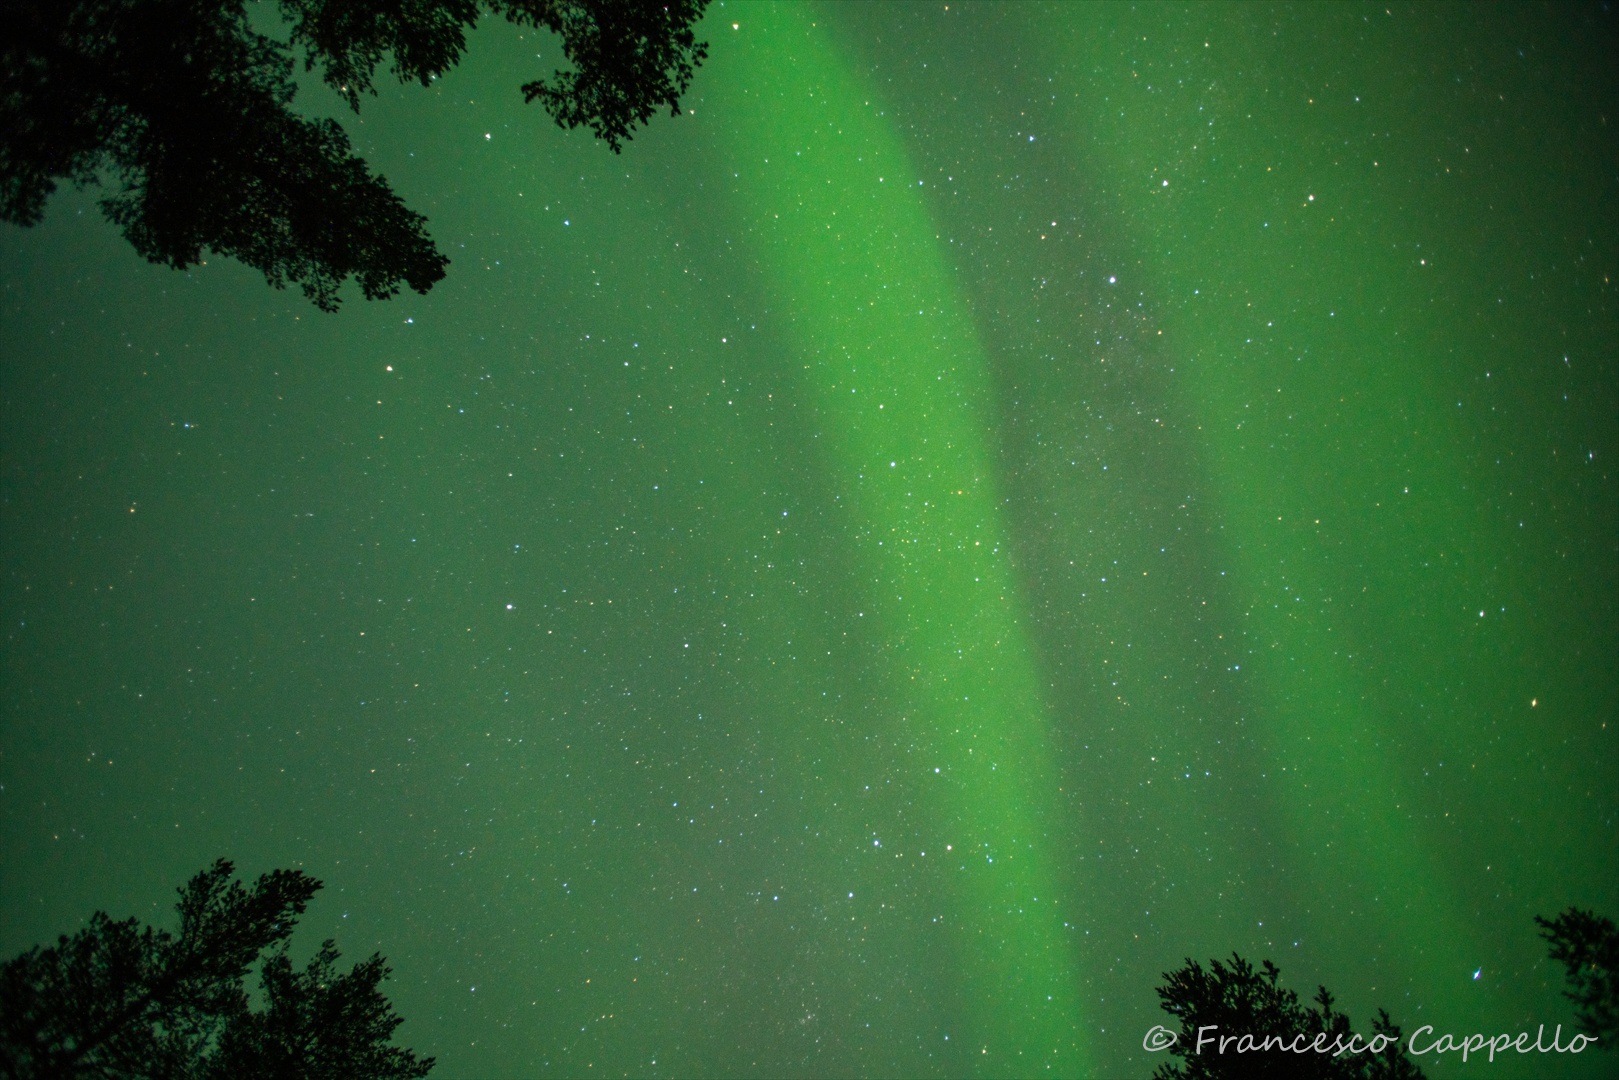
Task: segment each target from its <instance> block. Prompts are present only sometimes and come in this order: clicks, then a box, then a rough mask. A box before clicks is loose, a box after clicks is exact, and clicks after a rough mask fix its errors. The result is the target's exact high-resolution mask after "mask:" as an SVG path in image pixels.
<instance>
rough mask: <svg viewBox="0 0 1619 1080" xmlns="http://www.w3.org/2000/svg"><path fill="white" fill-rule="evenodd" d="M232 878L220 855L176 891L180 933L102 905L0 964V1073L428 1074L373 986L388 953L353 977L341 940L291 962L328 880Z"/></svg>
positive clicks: (268, 1079)
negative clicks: (302, 925)
mask: <svg viewBox="0 0 1619 1080" xmlns="http://www.w3.org/2000/svg"><path fill="white" fill-rule="evenodd" d="M232 873H233V868H232V866H231V864H230V863H229V862H227V861H226V860H224V859H221V860H219V861H218V862H216V863H214V865H213V866H212V867H211V868H210V869H208V870H205V871H203V872H202V873H200V874H198V875H197V876H196V877H194V878H192V879H191V881H190V883H189V884H187V885H186V886H185V887H184V888H182V889H180V890H179V893H180V902H179V904H178V905H177V907H178V910H179V912H180V936H179V937H175V936H173V935H171V934H169V933H168V932H166V931H163V930H157V929H154V928H152V927H149V926H148V927H141V926H140V925H138V923H137V922H136V920H135V919H126V920H124V921H122V922H114V921H113V920H112V919H110V918H108V917H107V915H106V913H105V912H99V911H98V912H96V914H95V915H94V916H93V917H92V918H91V920H90V925H89V927H88V928H87V929H85V930H81V931H79V932H78V933H77V934H75V935H73V936H72V937H71V938H69V937H67V936H66V935H63V936H62V937H61V938H59V939H58V941H57V943H56V945H54V946H52V947H50V948H47V949H41V948H39V947H37V946H36V947H35V948H32V949H30V950H28V951H27V952H25V953H23V954H22V955H21V956H18V957H17V958H16V959H14V960H10V961H8V962H7V963H5V964H4V965H3V966H0V1075H5V1076H8V1077H16V1078H19V1080H22V1078H34V1077H40V1078H43V1077H53V1078H54V1077H119V1078H124V1077H128V1078H136V1077H151V1078H167V1077H188V1078H191V1077H195V1078H199V1080H213V1078H218V1080H260V1078H262V1080H273V1078H291V1077H311V1078H314V1077H320V1078H326V1077H330V1078H332V1080H373V1078H374V1080H408V1078H415V1077H422V1076H426V1075H427V1072H428V1070H429V1069H431V1068H432V1067H433V1059H432V1058H418V1057H417V1056H416V1055H415V1054H413V1053H412V1052H411V1051H409V1050H406V1049H403V1048H401V1047H396V1046H391V1045H389V1039H390V1038H391V1037H392V1035H393V1031H394V1029H395V1028H396V1027H398V1026H399V1024H400V1023H401V1020H400V1018H399V1017H398V1016H396V1015H395V1014H394V1011H393V1006H392V1005H391V1004H389V1002H388V999H387V998H385V997H383V996H382V994H381V992H380V991H379V990H378V989H377V987H378V985H379V984H380V983H381V981H382V980H383V979H384V978H386V977H387V975H388V968H387V966H386V965H385V964H384V962H383V959H382V957H381V956H372V957H371V958H370V959H369V960H366V961H364V962H363V963H360V964H357V965H355V967H354V968H353V969H352V970H350V971H349V972H348V973H347V974H339V973H337V971H336V970H335V964H336V962H337V959H338V952H337V949H336V947H335V945H334V944H333V942H331V941H327V942H326V943H325V944H324V945H322V946H321V948H320V951H319V952H318V953H317V954H316V956H315V958H314V960H312V961H311V962H310V964H309V966H308V967H307V968H305V969H304V970H303V971H295V970H293V967H292V962H291V961H290V960H288V959H287V946H286V941H287V938H288V937H289V936H291V934H292V931H293V928H294V926H295V925H296V924H297V917H298V916H299V915H301V914H303V911H304V908H305V906H306V905H307V904H308V902H309V898H310V897H311V896H313V895H314V894H315V892H316V891H317V890H318V889H320V887H321V883H320V882H319V881H316V880H315V879H314V878H311V877H307V876H305V875H304V874H303V873H301V872H300V871H297V870H277V871H275V872H274V873H271V874H265V875H264V876H262V877H260V878H259V879H258V881H257V883H256V884H255V885H254V886H253V889H252V891H251V892H249V891H248V890H247V889H244V888H243V887H242V886H241V884H239V883H237V882H235V881H232V880H231V878H232ZM267 950H268V952H267ZM266 953H267V954H266ZM261 956H262V964H261V973H260V975H261V977H260V986H261V989H262V991H263V995H264V1000H265V1003H266V1007H265V1008H264V1009H263V1010H262V1011H255V1010H253V1009H251V1008H250V1007H249V1002H248V997H247V994H246V992H245V991H244V990H243V988H242V982H243V979H244V977H245V976H246V974H247V972H248V969H249V967H250V966H251V965H253V964H254V963H255V962H260V961H261Z"/></svg>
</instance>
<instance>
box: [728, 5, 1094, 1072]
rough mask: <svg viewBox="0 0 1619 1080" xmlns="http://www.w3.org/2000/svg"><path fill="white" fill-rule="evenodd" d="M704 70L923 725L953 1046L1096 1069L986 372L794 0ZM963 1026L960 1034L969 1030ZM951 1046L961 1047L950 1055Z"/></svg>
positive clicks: (912, 211) (916, 720)
mask: <svg viewBox="0 0 1619 1080" xmlns="http://www.w3.org/2000/svg"><path fill="white" fill-rule="evenodd" d="M742 19H743V24H742V26H741V28H740V29H739V30H736V31H732V30H731V28H730V27H729V26H723V27H720V28H719V30H718V32H722V33H727V34H733V33H734V34H738V35H741V37H740V38H738V39H734V40H735V41H736V44H737V46H738V47H735V48H730V49H726V50H723V51H722V53H721V55H720V56H719V57H717V59H716V62H715V63H714V64H713V65H712V66H711V68H710V69H709V70H708V71H707V72H706V73H705V74H706V75H707V77H708V79H709V84H708V86H709V89H708V97H707V102H706V107H708V108H710V109H713V110H716V111H718V112H720V114H721V115H720V117H719V127H720V128H721V130H722V134H721V136H720V138H721V139H722V140H724V141H725V142H724V145H725V149H726V151H727V152H728V155H729V158H730V161H731V163H732V164H731V168H730V169H729V170H728V171H730V172H731V173H733V174H734V175H733V179H734V182H735V185H736V190H737V193H738V195H739V197H740V198H739V202H740V205H741V207H742V209H743V217H744V220H745V222H746V224H745V228H746V230H747V235H748V241H749V243H750V244H751V245H752V246H753V248H754V249H755V250H756V251H757V252H758V253H759V256H760V258H761V261H762V263H763V266H764V269H765V271H766V275H767V281H766V286H767V288H768V290H769V291H770V292H771V294H772V295H773V296H774V297H776V298H778V302H779V304H780V306H781V309H782V310H778V312H777V314H778V315H781V314H783V312H784V313H785V318H786V320H787V321H788V322H789V323H790V324H791V326H792V331H791V334H790V336H791V338H792V340H793V345H794V350H795V355H794V356H793V361H794V362H795V364H796V366H798V367H799V368H801V376H800V379H801V385H802V387H803V392H804V394H805V395H806V397H807V399H808V400H809V401H810V402H812V403H813V405H814V407H815V410H816V416H817V419H818V422H819V424H820V428H821V430H820V432H819V435H820V438H821V441H822V442H823V443H824V444H825V450H824V453H825V457H826V460H825V468H826V469H827V470H828V471H829V473H830V474H831V477H832V483H831V486H832V489H833V490H834V491H835V492H837V498H838V500H839V502H840V503H841V504H843V505H845V506H847V507H848V509H849V513H850V518H851V525H850V533H851V535H850V540H849V544H850V548H851V559H852V562H853V564H854V565H855V566H856V567H857V568H858V570H857V573H858V574H859V577H860V579H861V580H862V583H863V586H862V587H863V589H864V592H865V596H866V598H867V599H866V601H865V604H866V606H865V608H864V610H863V611H861V612H852V613H850V614H851V615H852V616H853V617H855V618H857V619H862V620H868V619H875V620H878V631H879V632H878V634H877V635H876V636H877V637H879V638H880V639H881V640H882V641H884V642H887V643H889V647H891V648H892V649H893V650H894V656H893V658H892V661H891V663H890V665H889V667H890V670H891V671H892V672H894V678H895V680H896V682H898V683H899V685H898V686H897V687H896V689H897V691H898V693H899V695H901V696H900V698H899V699H900V700H903V701H906V702H908V705H909V708H910V710H911V711H912V713H913V716H912V717H910V718H909V720H910V725H909V726H910V730H912V731H913V732H915V733H917V734H916V741H917V743H918V746H917V752H916V753H914V754H912V755H911V760H912V761H914V762H915V763H916V768H915V773H916V775H914V776H912V777H908V778H906V780H907V783H908V787H909V790H911V791H913V792H915V793H916V795H917V798H918V801H919V802H921V803H922V805H923V806H924V807H925V808H926V810H927V812H928V814H929V816H930V819H931V839H929V840H928V841H927V842H926V846H927V850H928V853H927V856H926V858H928V859H930V860H931V859H936V858H939V857H943V858H945V859H946V860H947V875H948V876H947V879H946V880H948V881H949V882H951V885H950V889H951V893H952V897H951V898H952V903H953V910H952V912H951V914H950V916H949V921H951V922H952V923H953V927H952V928H951V929H952V930H953V933H952V935H951V937H950V941H949V947H950V948H951V949H952V950H953V951H954V953H955V958H956V969H957V971H958V972H959V978H958V981H957V985H956V986H954V987H952V988H949V991H951V992H953V993H954V994H955V995H957V998H958V1000H959V1001H960V1002H961V1003H962V1004H961V1008H962V1010H963V1012H964V1014H965V1015H962V1016H961V1017H960V1021H961V1022H962V1023H963V1024H965V1025H966V1028H967V1030H966V1032H964V1033H958V1035H957V1037H956V1046H952V1047H949V1048H948V1049H949V1050H950V1051H952V1052H963V1053H962V1058H961V1059H960V1060H962V1061H965V1062H968V1063H970V1066H969V1067H973V1068H975V1069H977V1070H978V1071H981V1072H984V1073H991V1074H1004V1073H1012V1074H1027V1073H1028V1072H1030V1070H1031V1069H1034V1068H1040V1069H1053V1070H1060V1071H1061V1072H1063V1073H1065V1074H1075V1075H1085V1074H1088V1073H1089V1072H1090V1071H1091V1070H1090V1069H1089V1068H1088V1066H1089V1063H1090V1060H1091V1059H1090V1057H1089V1048H1088V1046H1087V1040H1086V1038H1085V1036H1084V1034H1083V1033H1082V1030H1081V1019H1082V1018H1081V1017H1080V1013H1079V1008H1078V1001H1077V994H1076V986H1075V978H1074V973H1073V970H1072V951H1073V950H1072V948H1071V946H1070V944H1069V943H1068V941H1067V940H1065V938H1066V935H1068V934H1071V933H1072V930H1069V929H1066V928H1065V924H1067V923H1072V922H1075V921H1077V920H1076V919H1075V916H1074V911H1073V910H1072V909H1071V908H1070V907H1068V906H1067V905H1066V904H1065V903H1064V902H1063V900H1062V899H1061V898H1060V897H1059V896H1058V894H1057V887H1056V884H1055V882H1056V880H1057V875H1056V874H1054V873H1053V865H1054V863H1055V862H1056V861H1057V860H1059V859H1060V858H1061V854H1062V852H1061V850H1060V849H1061V848H1062V847H1063V845H1062V842H1061V840H1060V838H1059V837H1057V836H1055V835H1053V834H1052V831H1051V830H1050V828H1049V827H1048V825H1049V818H1050V807H1049V802H1050V800H1051V796H1052V794H1053V793H1054V781H1053V779H1052V778H1053V776H1054V770H1053V767H1052V763H1051V761H1050V755H1049V752H1048V749H1047V746H1046V739H1045V732H1044V724H1045V717H1046V709H1045V703H1044V702H1043V700H1042V697H1041V694H1040V692H1039V690H1038V680H1037V678H1036V673H1035V670H1034V665H1033V660H1032V654H1031V652H1030V649H1029V646H1028V644H1027V641H1026V639H1025V634H1024V630H1023V628H1022V626H1021V625H1020V623H1019V618H1018V612H1019V610H1020V603H1019V599H1018V597H1017V589H1016V587H1015V583H1014V575H1013V573H1012V567H1011V566H1010V564H1009V556H1008V550H1007V546H1006V542H1005V538H1006V535H1007V530H1006V527H1005V524H1004V522H1003V519H1002V513H1001V509H1000V498H999V496H998V494H997V485H996V482H995V474H994V469H993V465H992V460H991V444H990V437H989V433H990V430H991V422H992V421H991V410H990V403H991V400H990V394H991V390H990V383H989V379H988V377H987V373H986V370H985V361H984V357H983V353H982V351H981V349H980V347H979V345H978V343H977V341H976V340H975V335H974V332H973V327H972V325H971V323H970V321H969V319H968V317H967V316H966V315H965V313H964V308H965V305H964V304H963V302H962V299H961V297H960V295H959V292H958V290H957V288H956V286H955V283H954V282H953V281H952V280H951V276H950V274H949V272H948V271H947V270H946V268H945V265H944V262H943V260H942V259H941V257H940V253H939V251H938V248H937V243H936V241H937V235H936V231H935V229H934V227H933V225H932V222H931V221H930V220H929V216H928V213H927V210H926V207H925V205H924V201H923V195H924V193H923V189H922V188H921V186H919V184H918V180H917V177H916V175H915V172H914V171H913V169H912V168H911V166H910V164H909V162H908V161H907V159H906V156H905V154H904V152H903V150H902V148H901V146H900V142H899V140H898V138H897V137H896V135H895V134H894V132H893V130H892V125H891V124H890V123H889V122H888V121H886V120H885V119H884V118H883V115H882V112H881V107H880V105H879V104H877V103H876V102H875V100H874V99H872V98H870V97H869V95H867V94H865V93H864V92H863V91H862V89H861V88H860V87H859V86H858V84H857V82H856V80H855V79H854V78H853V77H852V76H851V75H850V74H849V73H848V72H847V70H846V68H845V66H844V65H843V63H842V62H841V61H840V59H839V57H838V56H837V55H836V53H835V52H834V50H833V49H832V47H831V46H830V44H829V43H828V41H827V40H826V37H825V35H824V34H823V33H822V32H821V31H820V30H819V29H818V28H817V27H816V26H815V25H814V24H813V23H812V21H811V19H810V16H809V13H808V12H807V11H806V10H805V9H801V8H796V7H769V8H766V7H757V8H753V7H750V8H746V9H743V14H742ZM962 1035H965V1036H966V1039H967V1041H968V1045H966V1046H961V1041H962ZM957 1047H960V1050H959V1051H958V1050H957Z"/></svg>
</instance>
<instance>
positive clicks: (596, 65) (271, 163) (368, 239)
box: [0, 0, 708, 311]
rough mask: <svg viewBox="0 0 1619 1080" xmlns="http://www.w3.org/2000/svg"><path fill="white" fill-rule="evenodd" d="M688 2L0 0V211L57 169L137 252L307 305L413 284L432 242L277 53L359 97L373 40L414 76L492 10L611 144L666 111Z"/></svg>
mask: <svg viewBox="0 0 1619 1080" xmlns="http://www.w3.org/2000/svg"><path fill="white" fill-rule="evenodd" d="M707 2H708V0H664V2H662V3H653V2H648V0H277V3H278V7H279V10H280V12H281V14H282V16H283V18H284V20H285V21H286V22H288V23H290V24H291V31H290V35H289V40H287V41H279V40H276V39H275V38H272V37H270V36H267V35H265V34H261V33H259V32H257V31H255V30H254V29H253V28H252V27H251V26H250V24H249V19H248V17H247V11H246V4H245V0H0V219H3V220H6V221H10V222H13V223H15V224H18V225H35V224H37V223H38V222H39V221H40V220H41V219H42V218H43V216H44V212H45V203H46V201H47V200H48V199H49V197H50V195H51V193H52V192H54V191H55V190H56V187H57V185H58V184H59V183H61V182H63V181H66V182H70V183H72V184H74V185H76V186H78V187H85V186H88V185H92V184H99V183H101V182H102V181H103V180H104V179H108V180H111V181H112V185H111V186H112V188H113V190H112V192H111V193H110V194H108V195H107V196H106V197H105V198H103V199H102V200H101V207H102V210H103V212H104V213H105V214H106V216H107V217H108V219H110V220H111V221H113V222H114V223H115V224H117V225H118V226H119V227H120V228H122V229H123V233H124V236H125V238H127V239H128V240H129V242H130V243H131V244H133V245H134V247H135V250H136V251H137V252H139V253H140V254H141V255H142V256H144V257H145V258H146V259H148V260H149V261H151V262H155V263H161V264H164V265H166V266H171V267H174V268H175V269H184V268H186V267H188V266H192V265H194V264H196V263H198V262H200V261H201V260H202V257H203V253H204V252H205V251H212V252H214V253H217V254H219V255H223V256H228V257H230V258H235V259H239V260H241V261H242V262H244V263H246V264H247V265H249V266H252V267H254V268H256V269H258V270H259V271H261V272H262V273H263V274H264V276H265V278H266V280H268V281H269V282H270V284H271V285H274V286H276V287H277V288H284V287H285V286H286V285H287V283H288V282H294V283H296V284H298V285H299V286H300V287H301V288H302V289H303V291H304V293H305V295H307V296H308V297H309V299H310V300H311V301H313V302H314V303H315V304H316V305H317V306H318V307H320V308H321V309H322V310H325V311H334V310H336V309H337V306H338V304H339V291H340V289H341V287H342V285H343V283H344V282H345V281H347V280H348V279H349V278H351V277H352V278H354V279H355V280H357V281H358V282H359V284H360V289H361V291H362V292H363V293H364V295H365V296H366V298H367V299H370V300H376V299H381V298H385V297H389V296H392V295H394V294H395V293H397V292H398V291H399V288H400V284H401V283H404V284H406V285H409V286H410V287H411V288H412V289H414V290H416V291H417V292H421V293H425V292H427V291H428V290H429V289H431V288H432V287H433V285H434V284H435V283H436V282H438V281H439V280H441V279H442V278H443V277H444V269H445V267H446V266H447V265H448V263H449V260H448V259H446V258H445V257H444V256H443V255H442V254H440V253H439V251H438V249H437V248H436V247H435V246H434V244H433V241H432V240H431V239H430V238H429V237H428V235H427V232H426V228H425V226H426V219H424V218H423V217H422V216H421V215H420V214H417V213H415V212H414V211H412V210H410V209H409V208H407V207H406V206H405V205H404V203H403V202H402V201H401V200H400V199H399V197H398V196H397V195H395V194H394V193H393V190H392V189H391V188H390V187H389V186H388V183H387V181H386V180H384V179H383V178H382V177H381V176H378V175H376V174H374V173H373V172H372V171H371V169H370V167H369V166H368V165H367V164H366V163H365V162H364V161H363V160H361V159H360V158H359V157H358V156H356V155H355V154H354V153H353V150H352V148H351V146H350V143H349V140H348V136H347V135H346V134H345V133H344V132H343V129H342V127H341V126H340V125H338V124H337V123H336V121H333V120H312V119H309V118H307V117H303V116H300V115H298V114H297V113H295V112H294V111H293V110H292V107H291V105H292V100H293V97H294V96H295V94H296V92H297V87H296V84H295V83H294V81H293V74H294V63H295V57H301V58H302V61H303V65H304V69H305V70H306V71H313V70H315V69H316V68H319V69H320V71H321V76H322V78H323V79H324V80H325V82H326V83H327V85H329V86H330V87H331V88H332V89H333V90H335V91H336V92H337V93H338V94H339V95H341V96H342V97H343V98H344V99H345V100H346V101H347V102H348V103H349V105H350V107H351V108H353V109H354V110H355V111H358V110H359V107H360V96H361V94H362V93H374V92H375V91H374V88H373V85H372V76H373V74H374V72H375V70H376V67H377V65H378V64H379V63H381V62H382V60H383V58H384V56H391V57H392V70H393V73H394V74H395V75H396V76H397V77H398V78H399V79H400V80H401V81H405V82H409V81H415V82H419V83H421V84H422V85H423V86H426V85H428V84H429V83H430V82H431V81H432V80H433V79H435V78H437V77H438V76H439V75H441V74H443V73H444V72H445V71H447V70H449V69H450V68H451V67H454V66H455V64H456V63H458V62H459V60H460V58H461V55H462V53H463V52H464V50H465V48H466V31H467V30H470V29H472V28H473V27H475V26H476V25H477V21H478V18H479V16H480V15H481V14H483V13H486V12H487V13H492V14H499V15H502V16H504V17H505V18H506V19H507V21H509V22H512V23H516V24H518V25H522V26H529V27H534V28H544V29H547V30H550V31H552V32H554V33H556V34H558V35H560V37H561V38H562V47H563V53H564V55H565V56H566V57H567V59H568V60H569V61H570V62H571V63H572V65H573V70H572V71H566V72H565V71H561V70H558V71H556V72H554V73H553V74H552V76H551V78H550V79H549V80H545V79H540V80H536V81H534V82H530V83H528V84H526V85H524V86H523V87H522V92H523V96H524V98H525V100H527V101H531V102H532V101H538V102H540V104H541V105H542V106H543V107H544V108H545V109H546V110H547V111H548V112H549V113H550V114H551V115H552V116H553V117H554V118H555V119H556V122H557V123H558V124H559V125H561V126H562V127H564V128H573V127H578V126H580V125H588V126H589V127H590V128H591V130H592V131H593V132H594V133H595V134H596V135H597V137H599V138H601V139H603V140H605V141H606V142H607V144H608V145H609V146H610V147H611V148H612V149H613V151H614V152H615V153H616V152H618V151H619V150H621V148H622V143H623V141H624V140H626V139H629V138H630V135H631V131H632V129H633V128H635V127H636V126H637V125H640V124H645V123H646V122H647V121H648V120H649V119H650V118H651V117H652V115H653V113H655V112H656V111H657V110H658V109H659V108H662V107H664V106H668V108H669V110H670V112H671V114H674V115H678V114H679V112H680V104H679V99H680V95H681V94H682V93H684V92H685V90H686V88H687V86H688V85H690V83H691V79H692V75H693V72H694V69H695V67H696V66H697V65H698V64H701V63H702V61H703V59H704V58H705V57H706V56H707V46H706V44H704V43H699V42H696V41H695V40H694V38H693V33H692V25H693V24H694V23H695V22H696V20H697V18H698V17H699V16H700V15H701V14H702V11H703V8H704V7H705V6H706V4H707Z"/></svg>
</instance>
